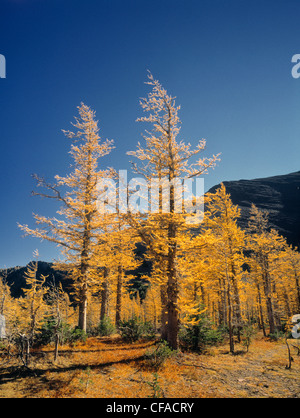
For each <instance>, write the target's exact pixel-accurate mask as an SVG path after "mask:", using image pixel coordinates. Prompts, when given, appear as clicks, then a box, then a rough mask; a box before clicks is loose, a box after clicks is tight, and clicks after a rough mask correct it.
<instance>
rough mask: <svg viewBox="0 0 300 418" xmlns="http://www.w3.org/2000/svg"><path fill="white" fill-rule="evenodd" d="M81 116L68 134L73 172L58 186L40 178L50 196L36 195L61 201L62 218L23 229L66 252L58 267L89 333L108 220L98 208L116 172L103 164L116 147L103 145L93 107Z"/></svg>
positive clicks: (42, 219)
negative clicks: (90, 302)
mask: <svg viewBox="0 0 300 418" xmlns="http://www.w3.org/2000/svg"><path fill="white" fill-rule="evenodd" d="M78 111H79V117H76V118H75V120H76V123H74V124H73V126H74V127H75V128H76V131H75V132H72V131H63V132H64V133H65V135H66V136H67V137H69V138H70V139H72V140H73V143H72V145H71V150H70V154H71V156H72V158H73V162H74V164H73V171H72V172H71V173H70V174H69V175H67V176H66V177H61V176H59V175H56V176H55V183H54V184H51V183H48V182H47V181H45V180H44V179H43V178H41V177H39V176H35V178H36V180H37V185H38V186H40V187H43V188H44V189H46V190H47V192H45V193H38V192H33V194H34V195H39V196H42V197H46V198H49V199H56V200H57V201H58V202H59V203H60V204H61V208H60V209H59V210H58V211H57V214H58V215H59V217H53V218H48V217H45V216H41V215H37V214H35V215H34V219H35V221H36V224H37V225H38V227H37V228H36V229H31V228H29V227H28V226H27V225H19V226H20V228H21V229H22V230H23V231H24V232H25V234H27V235H31V236H34V237H37V238H40V239H42V240H43V239H45V240H48V241H50V242H53V243H55V244H57V245H58V246H59V247H60V248H61V252H62V255H63V261H61V262H57V267H58V268H63V269H67V270H68V271H69V272H70V274H72V278H73V280H74V282H75V289H76V296H77V299H78V306H79V316H78V326H79V328H80V329H82V330H86V314H87V294H88V287H89V286H92V285H93V283H94V280H95V274H94V271H95V268H96V265H97V260H96V259H95V257H94V253H95V249H96V247H97V244H98V240H99V234H101V233H102V232H103V231H102V226H103V214H102V213H101V211H99V210H98V208H97V199H98V195H99V190H98V186H97V185H98V181H99V179H100V178H103V177H109V176H111V175H113V174H112V170H109V169H105V170H100V169H98V161H99V159H100V158H101V157H104V156H105V155H107V154H109V153H110V151H111V150H112V148H113V141H111V140H101V138H100V136H99V128H98V121H97V120H96V119H95V112H94V111H93V110H92V109H91V108H90V107H88V106H86V105H85V104H84V103H81V105H80V106H79V107H78Z"/></svg>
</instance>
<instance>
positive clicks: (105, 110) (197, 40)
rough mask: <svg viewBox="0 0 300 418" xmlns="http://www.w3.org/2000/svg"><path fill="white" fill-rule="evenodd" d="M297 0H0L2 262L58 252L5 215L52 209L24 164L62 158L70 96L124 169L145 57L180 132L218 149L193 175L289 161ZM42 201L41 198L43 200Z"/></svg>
mask: <svg viewBox="0 0 300 418" xmlns="http://www.w3.org/2000/svg"><path fill="white" fill-rule="evenodd" d="M299 18H300V2H299V0H282V1H278V0H272V1H268V0H249V1H246V0H204V1H203V0H180V1H179V0H151V1H148V0H84V1H83V0H80V1H79V0H1V3H0V54H3V55H4V56H5V58H6V65H7V67H6V71H7V78H6V79H0V101H1V113H0V118H1V125H0V132H1V137H0V138H1V142H0V143H1V153H0V155H1V164H0V173H1V174H0V181H1V241H0V267H4V266H7V267H11V266H14V265H25V264H26V263H28V262H29V261H30V260H31V259H32V252H33V250H34V249H36V248H38V249H39V252H40V259H42V260H45V261H51V260H52V258H53V257H56V256H57V255H58V254H59V253H58V250H57V248H56V247H55V246H54V245H52V244H49V243H40V242H39V241H38V240H37V239H34V238H22V232H21V231H20V230H19V229H18V228H17V222H20V223H27V224H29V225H30V226H34V223H33V220H32V212H36V213H39V214H45V215H48V216H52V215H54V214H55V210H56V209H57V207H56V205H55V204H54V203H53V202H48V201H47V200H41V199H39V198H38V197H31V196H30V193H31V190H33V189H34V188H35V183H34V181H33V179H32V178H31V174H32V173H38V174H39V175H42V176H45V177H46V178H47V179H49V180H52V179H53V176H54V175H55V174H60V175H65V174H67V173H68V172H69V171H70V163H71V160H70V156H69V154H68V151H69V147H70V143H69V140H68V139H67V138H65V137H64V135H63V134H62V132H61V129H69V128H70V126H71V125H70V122H71V121H73V117H74V116H76V114H77V106H78V105H79V104H80V102H81V101H83V102H84V103H86V104H87V105H89V106H91V107H92V108H93V109H94V110H96V113H97V119H98V120H99V125H100V128H101V131H100V133H101V136H102V137H104V138H109V139H114V140H115V146H116V149H115V150H114V151H113V152H112V153H111V155H110V157H107V158H105V159H103V165H104V166H108V165H111V166H114V167H115V168H116V169H129V168H130V165H129V157H128V156H127V155H126V151H127V150H133V149H135V147H136V143H137V141H139V140H140V139H141V137H140V133H141V132H143V130H144V129H145V128H146V126H144V125H143V124H140V123H136V122H135V119H136V118H137V117H138V116H140V114H141V110H140V107H139V103H138V102H139V97H144V96H145V95H146V94H147V92H148V91H149V89H148V86H146V85H145V84H144V81H146V77H147V69H149V70H151V72H152V73H153V75H154V76H155V78H158V79H159V80H160V81H161V82H162V84H163V85H164V87H165V88H167V90H168V92H169V93H170V94H172V95H175V96H176V97H177V103H178V104H180V105H181V106H182V110H181V112H180V116H181V120H182V130H181V136H182V139H184V140H186V141H188V142H191V143H192V144H193V143H194V144H195V143H196V141H197V140H198V139H201V138H206V140H207V152H206V155H207V156H210V155H212V154H213V153H218V152H221V153H222V161H221V162H220V163H219V164H218V166H217V167H216V168H215V170H214V171H212V172H211V173H210V174H209V175H208V176H206V177H205V189H208V188H209V187H211V186H213V185H215V184H217V183H219V182H221V181H223V180H238V179H241V178H244V179H251V178H258V177H266V176H272V175H278V174H286V173H290V172H294V171H298V170H299V169H300V164H299V157H300V145H299V143H300V142H299V139H300V117H299V116H300V78H299V79H294V78H293V77H292V76H291V69H292V66H293V64H292V63H291V58H292V56H293V55H294V54H300V41H299V39H300V36H299V34H300V32H299V31H300V26H299ZM50 203H51V204H50Z"/></svg>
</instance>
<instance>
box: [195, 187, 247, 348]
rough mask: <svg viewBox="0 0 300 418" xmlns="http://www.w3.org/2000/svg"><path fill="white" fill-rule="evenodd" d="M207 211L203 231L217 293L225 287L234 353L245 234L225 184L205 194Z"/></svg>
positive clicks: (240, 323) (238, 328)
mask: <svg viewBox="0 0 300 418" xmlns="http://www.w3.org/2000/svg"><path fill="white" fill-rule="evenodd" d="M206 199H207V202H206V205H205V208H206V211H205V218H204V222H203V225H202V226H203V228H204V229H206V233H208V234H212V235H213V236H214V242H213V245H212V246H211V248H210V260H209V263H210V264H211V268H212V269H213V270H216V266H217V270H216V272H217V271H219V273H218V276H219V277H218V278H219V279H221V280H220V289H222V288H223V287H224V294H226V298H223V299H222V302H223V303H226V308H227V309H226V311H227V324H228V327H229V337H230V351H231V352H234V343H233V333H234V329H235V330H236V331H237V335H238V337H239V339H240V335H239V334H240V330H241V327H242V314H241V301H240V286H241V279H242V276H243V269H242V265H243V263H244V256H243V250H244V243H245V237H244V232H243V231H242V230H241V229H240V228H239V226H238V225H237V219H238V218H239V216H240V209H239V208H238V206H237V205H233V203H232V201H231V197H230V194H228V193H227V192H226V188H225V186H224V184H221V186H220V187H219V188H218V189H217V190H216V192H215V193H207V194H206Z"/></svg>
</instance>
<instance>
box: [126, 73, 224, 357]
mask: <svg viewBox="0 0 300 418" xmlns="http://www.w3.org/2000/svg"><path fill="white" fill-rule="evenodd" d="M146 84H148V85H150V86H151V87H152V91H151V92H150V93H149V94H148V97H146V98H144V99H141V101H140V104H141V107H142V109H143V111H144V112H147V116H144V117H141V118H139V119H137V120H138V121H140V122H146V123H150V124H151V126H152V130H151V132H148V131H146V132H145V135H143V138H144V141H145V146H144V147H143V146H142V145H141V144H140V143H138V146H137V150H136V151H131V152H129V153H128V154H129V155H132V156H134V157H136V158H137V159H138V160H139V163H137V164H134V165H133V168H134V170H135V172H136V173H138V174H140V175H142V176H143V177H144V178H145V179H146V181H147V184H148V185H149V184H151V182H152V184H153V182H155V180H157V179H166V180H167V181H168V182H169V187H168V190H167V197H168V199H167V200H168V203H169V204H168V208H167V210H166V211H161V213H159V212H160V211H159V210H157V211H156V212H158V213H151V212H150V213H148V214H147V216H145V214H141V215H140V216H139V215H138V214H134V213H131V214H130V216H129V222H130V223H131V225H132V226H134V227H135V228H136V230H137V232H138V234H139V236H140V238H141V239H142V241H143V242H144V244H145V245H146V247H147V249H148V251H149V252H151V254H152V256H153V259H154V260H155V259H157V260H162V263H164V268H165V271H166V276H165V288H166V307H165V308H166V311H167V332H166V334H167V335H166V339H167V342H168V344H169V346H170V347H171V348H173V349H177V348H178V331H179V306H178V292H179V279H180V277H179V271H178V263H177V261H178V256H179V251H180V236H182V231H183V230H184V229H185V230H186V229H187V225H186V222H185V220H186V218H185V215H184V214H183V213H180V211H178V210H177V209H176V199H177V196H176V190H175V182H176V181H178V180H179V181H180V179H181V180H182V179H183V178H188V177H195V176H200V175H202V174H204V173H206V172H207V170H208V168H210V167H213V166H215V164H216V161H217V160H218V156H213V157H212V158H208V159H206V158H199V159H198V160H197V161H195V162H194V163H193V164H192V158H193V157H195V156H196V155H197V154H199V153H201V152H202V151H203V150H204V148H205V144H206V142H205V140H201V141H199V143H198V145H197V146H196V148H195V149H191V145H190V144H185V143H184V142H183V141H178V138H177V137H178V134H179V132H180V123H181V122H180V119H179V116H178V112H179V109H180V107H179V106H176V104H175V98H174V97H172V96H170V95H168V93H167V91H166V90H165V89H164V88H163V87H162V85H161V84H160V82H159V81H158V80H155V79H154V77H153V76H152V74H151V73H149V74H148V81H147V83H146ZM158 209H159V204H158ZM178 212H179V213H178Z"/></svg>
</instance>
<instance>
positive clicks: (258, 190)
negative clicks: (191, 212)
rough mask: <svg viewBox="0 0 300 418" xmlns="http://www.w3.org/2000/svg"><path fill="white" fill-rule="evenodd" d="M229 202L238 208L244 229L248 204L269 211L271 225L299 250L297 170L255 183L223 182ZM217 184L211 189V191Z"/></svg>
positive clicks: (299, 190)
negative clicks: (229, 198) (228, 194)
mask: <svg viewBox="0 0 300 418" xmlns="http://www.w3.org/2000/svg"><path fill="white" fill-rule="evenodd" d="M223 184H224V186H225V187H226V190H227V192H228V193H230V195H231V199H232V202H233V203H234V204H235V205H238V206H239V207H240V209H241V218H240V219H239V225H240V226H241V227H242V228H246V227H247V224H248V218H249V211H250V208H251V204H252V203H254V204H255V205H256V206H257V207H258V208H260V209H264V210H267V211H268V212H269V221H270V226H271V227H272V228H274V229H277V230H278V232H279V233H280V234H281V235H283V236H285V237H286V238H287V240H288V242H289V243H290V244H293V245H294V246H297V247H298V248H300V171H297V172H295V173H290V174H286V175H281V176H274V177H266V178H259V179H254V180H237V181H224V182H223ZM219 186H220V185H216V186H214V187H212V188H211V189H210V190H209V192H214V191H215V190H216V189H217V188H218V187H219Z"/></svg>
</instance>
